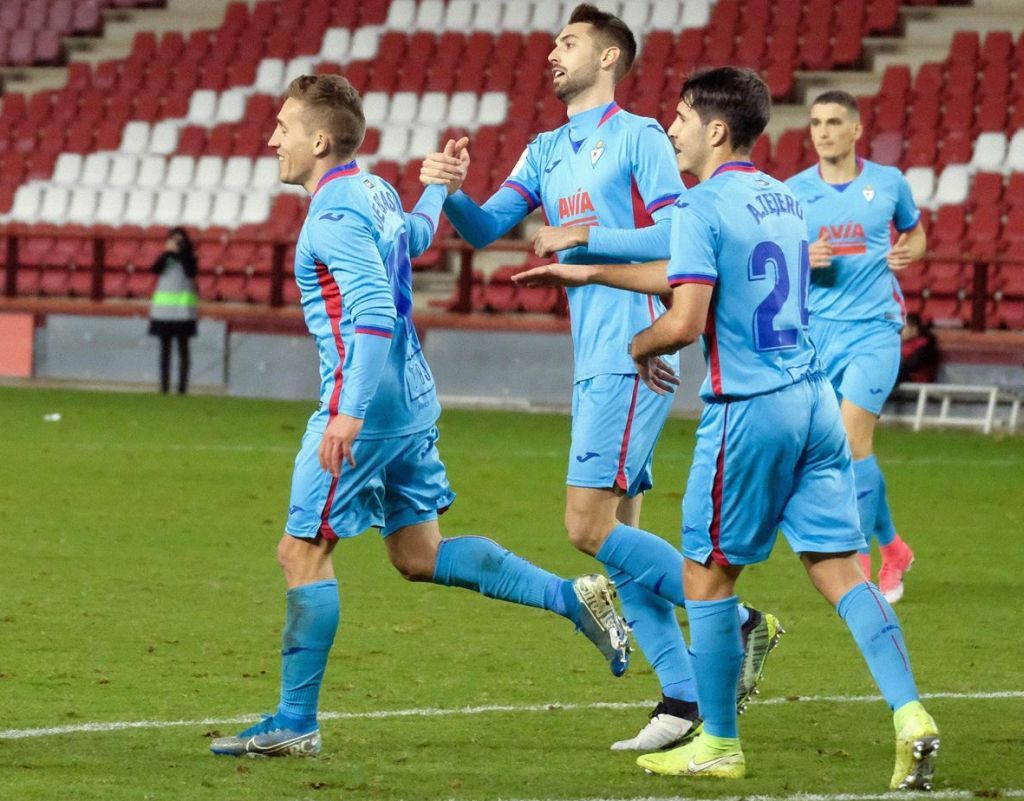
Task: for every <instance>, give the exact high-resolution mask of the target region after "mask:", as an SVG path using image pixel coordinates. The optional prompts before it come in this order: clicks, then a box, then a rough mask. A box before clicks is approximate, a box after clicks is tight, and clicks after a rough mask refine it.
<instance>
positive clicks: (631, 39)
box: [569, 3, 636, 81]
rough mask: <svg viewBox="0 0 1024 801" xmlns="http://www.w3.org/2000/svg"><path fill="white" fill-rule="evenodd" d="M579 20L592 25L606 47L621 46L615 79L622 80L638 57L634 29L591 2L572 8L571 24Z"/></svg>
mask: <svg viewBox="0 0 1024 801" xmlns="http://www.w3.org/2000/svg"><path fill="white" fill-rule="evenodd" d="M577 22H585V23H587V24H588V25H592V26H593V27H594V30H595V31H597V34H598V36H600V37H601V39H602V40H603V42H604V45H605V47H610V46H613V45H614V46H615V47H617V48H619V60H618V63H617V64H616V65H615V80H616V81H621V80H622V78H623V77H624V76H625V74H626V73H627V72H629V69H630V67H632V66H633V61H634V59H636V37H635V36H633V31H631V30H630V29H629V26H628V25H627V24H626V23H625V22H623V21H622V20H621V19H619V18H618V17H616V16H615V15H614V14H609V13H608V12H607V11H601V10H600V9H599V8H597V6H592V5H590V3H580V4H579V5H578V6H576V8H574V9H573V10H572V16H570V17H569V24H570V25H573V24H575V23H577Z"/></svg>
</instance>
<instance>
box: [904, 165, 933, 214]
mask: <svg viewBox="0 0 1024 801" xmlns="http://www.w3.org/2000/svg"><path fill="white" fill-rule="evenodd" d="M905 175H906V179H907V183H908V184H910V191H911V192H912V193H913V195H914V202H915V203H917V205H918V206H925V207H928V206H929V205H930V204H931V199H932V195H933V194H935V171H934V170H933V169H932V168H931V167H911V168H910V169H908V170H907V171H906V173H905Z"/></svg>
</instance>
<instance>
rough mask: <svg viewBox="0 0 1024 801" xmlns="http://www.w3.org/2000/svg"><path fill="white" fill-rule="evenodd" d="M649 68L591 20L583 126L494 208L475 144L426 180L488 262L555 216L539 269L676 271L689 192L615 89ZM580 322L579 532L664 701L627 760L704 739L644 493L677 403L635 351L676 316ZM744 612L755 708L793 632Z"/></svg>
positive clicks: (649, 125)
mask: <svg viewBox="0 0 1024 801" xmlns="http://www.w3.org/2000/svg"><path fill="white" fill-rule="evenodd" d="M635 56H636V40H635V39H634V37H633V34H632V32H631V31H630V30H629V28H628V26H626V25H625V24H624V23H623V22H622V20H620V19H619V18H617V17H615V16H613V15H611V14H607V13H604V12H602V11H600V10H598V9H597V8H595V7H594V6H592V5H587V4H582V5H579V6H577V7H576V8H575V9H574V10H573V12H572V15H571V17H570V19H569V22H568V24H567V25H566V27H565V28H564V29H563V30H562V31H561V33H560V34H559V35H558V37H557V38H556V40H555V46H554V49H553V50H552V51H551V53H550V55H549V56H548V62H549V64H550V68H551V75H552V81H553V88H554V92H555V95H556V96H557V97H558V98H559V100H561V101H562V102H564V103H565V105H566V111H567V114H568V117H569V121H568V124H567V125H563V126H562V127H560V128H558V129H556V130H554V131H549V132H545V133H541V134H540V135H539V136H537V137H536V138H535V139H534V140H533V142H531V143H530V145H529V146H528V147H527V148H526V150H525V152H524V153H523V155H522V157H521V158H520V159H519V163H518V164H517V165H516V166H515V168H514V169H513V171H512V174H511V175H510V176H509V178H508V180H506V181H505V182H504V184H502V186H501V188H499V189H498V191H497V192H496V193H495V194H494V195H493V196H492V197H491V198H490V199H489V200H488V201H487V202H486V203H484V205H483V206H482V207H481V206H478V205H477V204H476V203H475V202H474V201H473V200H472V199H471V198H470V197H468V196H467V195H466V194H465V193H463V192H461V191H457V190H458V188H459V186H461V180H460V178H459V175H460V174H461V173H460V172H459V171H460V170H461V169H464V168H468V165H469V153H468V150H467V149H466V148H465V145H466V140H463V141H460V142H459V143H457V144H456V143H449V144H450V145H451V146H453V147H455V149H456V151H457V153H458V157H457V158H456V157H454V156H452V155H451V154H443V153H437V154H432V155H431V156H428V157H427V159H426V160H425V161H424V164H423V170H422V173H421V177H422V179H423V181H424V182H425V183H429V182H437V181H443V182H447V183H448V188H449V191H450V192H451V194H450V196H449V197H448V199H447V201H446V202H445V205H444V210H445V213H446V214H447V215H448V218H449V219H450V220H451V221H452V223H453V225H454V226H455V228H456V230H457V231H458V232H459V233H460V234H461V235H462V236H463V238H464V239H465V240H466V241H468V242H469V243H470V244H472V245H473V246H475V247H484V246H486V245H487V244H489V243H490V242H492V241H493V240H495V239H497V238H498V237H499V236H501V235H502V234H504V233H505V232H506V231H507V230H508V229H509V228H511V227H512V226H513V225H515V224H516V223H518V222H519V221H520V220H522V219H523V218H524V217H525V216H526V215H527V214H529V213H530V212H532V211H533V210H534V209H535V208H537V207H538V206H543V208H544V212H545V214H546V215H547V219H548V220H549V221H551V222H552V223H553V224H552V225H549V226H545V227H543V228H541V229H540V230H539V231H537V233H536V234H535V236H534V239H533V243H534V247H535V250H536V252H537V254H538V255H542V256H546V255H552V254H557V256H558V258H559V260H561V261H563V262H567V263H580V262H582V263H589V262H594V261H598V262H600V261H622V260H649V259H654V258H665V257H667V255H668V227H669V223H670V212H671V209H672V204H673V203H674V202H675V200H676V199H677V198H678V197H679V195H680V193H682V192H683V191H684V187H683V183H682V181H681V179H680V177H679V172H678V170H677V169H676V164H675V158H674V156H673V153H672V148H671V145H670V143H669V141H668V138H667V137H666V135H665V131H664V129H663V128H662V127H661V126H660V125H659V124H658V123H657V122H656V121H655V120H653V119H650V118H647V117H638V116H635V115H633V114H630V113H629V112H628V111H626V110H624V109H622V108H621V107H620V106H619V105H618V103H616V102H615V86H616V84H617V83H618V82H619V81H620V80H621V79H622V78H623V77H624V76H625V75H626V73H627V72H628V71H629V69H630V67H631V65H632V63H633V59H634V58H635ZM569 309H570V316H571V320H572V339H573V348H574V352H573V355H574V362H575V370H574V373H575V374H574V386H573V399H572V435H571V437H572V442H571V447H570V453H569V470H568V476H567V479H566V483H567V485H568V489H567V493H566V510H565V526H566V529H567V531H568V535H569V539H570V541H571V542H572V544H573V545H574V546H576V547H577V548H578V549H580V550H581V551H583V552H585V553H588V554H590V555H592V556H595V557H596V558H597V559H598V561H600V562H601V563H602V564H603V565H604V567H605V569H606V570H607V572H608V575H609V576H610V577H611V578H612V579H613V580H614V582H615V585H616V587H617V589H618V593H619V597H620V598H621V599H622V606H623V612H624V614H625V615H626V618H627V620H628V621H629V622H630V625H631V626H632V627H633V633H634V636H635V637H636V640H637V642H638V644H639V646H640V649H641V650H642V651H643V653H644V655H645V656H646V657H647V659H648V661H649V662H650V663H651V665H652V667H653V668H654V670H655V673H656V674H657V676H658V679H659V682H660V684H661V690H662V696H663V697H662V700H661V702H660V703H659V704H658V705H657V707H656V708H655V709H654V712H653V713H652V715H651V719H650V722H649V723H648V724H646V725H645V726H644V727H643V729H642V730H641V731H640V732H639V734H637V735H636V736H635V737H632V738H629V739H626V740H620V741H618V742H616V743H614V744H613V745H612V748H613V749H616V750H622V749H640V750H649V749H653V748H664V747H668V746H671V745H673V744H675V743H678V742H683V741H685V740H687V739H689V738H690V737H692V736H693V735H694V733H695V731H696V729H697V727H698V724H699V721H698V718H697V712H698V710H697V703H696V691H695V688H694V681H693V673H692V669H691V666H690V658H689V654H688V653H687V650H686V645H685V642H684V640H683V636H682V634H681V632H680V630H679V624H678V622H677V620H676V607H677V606H682V604H683V588H682V555H681V554H680V553H679V552H678V551H677V550H676V549H675V548H674V547H672V546H671V545H670V544H669V543H667V542H666V541H665V540H664V539H662V538H661V537H658V536H656V535H654V534H651V533H649V532H646V531H643V530H642V529H640V528H639V527H638V524H639V519H640V505H641V501H642V498H643V493H644V492H645V491H647V490H648V489H650V488H651V486H652V480H651V460H652V455H653V452H654V446H655V443H656V442H657V439H658V435H659V434H660V433H661V429H662V426H663V425H664V422H665V418H666V417H667V415H668V412H669V409H670V407H671V403H672V401H671V397H670V396H662V395H659V394H658V393H655V392H652V391H650V390H649V389H648V388H647V387H646V386H645V385H644V384H643V383H642V382H641V381H640V380H639V378H638V376H637V373H636V368H635V367H634V366H633V362H632V360H631V359H630V358H629V353H628V350H627V346H628V344H629V341H630V339H631V337H632V336H633V335H634V334H635V333H636V332H637V331H639V330H640V329H641V328H643V327H645V326H647V325H649V324H650V323H651V322H652V321H653V320H655V319H657V318H658V316H659V315H661V314H662V313H664V311H665V307H664V306H663V305H662V303H661V301H660V299H659V298H657V297H655V296H650V297H645V296H641V295H637V294H634V293H629V292H622V291H619V290H616V289H610V288H608V287H600V286H592V287H585V288H579V289H572V290H570V292H569ZM674 363H675V362H674V360H673V357H666V364H665V367H664V368H659V369H662V370H663V373H662V375H664V376H666V379H665V380H675V379H674V373H673V372H672V369H671V364H674ZM668 376H672V377H671V378H669V377H668ZM738 609H739V614H740V618H741V622H742V630H743V635H744V640H745V642H746V645H747V656H748V658H747V661H746V663H745V665H744V670H743V678H742V680H741V682H740V684H739V686H738V688H737V696H738V698H737V703H738V704H739V705H740V706H742V705H743V704H745V703H746V701H747V699H748V698H749V697H750V695H751V694H752V693H753V691H754V689H755V685H756V682H757V680H758V678H759V677H760V675H761V672H762V670H763V667H764V660H765V659H766V657H767V654H768V652H769V651H770V650H771V648H772V647H774V645H775V643H776V642H777V641H778V638H779V636H780V635H781V633H782V629H781V627H780V626H779V623H778V621H777V620H776V619H775V618H774V617H773V616H771V615H768V614H762V613H761V612H758V611H756V610H749V609H747V608H745V607H742V606H740V607H738Z"/></svg>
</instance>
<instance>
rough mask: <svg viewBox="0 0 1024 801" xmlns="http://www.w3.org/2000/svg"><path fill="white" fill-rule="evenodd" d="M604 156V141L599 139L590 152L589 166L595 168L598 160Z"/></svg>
mask: <svg viewBox="0 0 1024 801" xmlns="http://www.w3.org/2000/svg"><path fill="white" fill-rule="evenodd" d="M603 155H604V140H603V139H599V140H598V141H597V144H596V145H594V149H593V150H591V151H590V166H592V167H596V166H597V162H598V160H599V159H600V158H601V156H603Z"/></svg>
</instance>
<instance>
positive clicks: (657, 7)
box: [649, 0, 697, 31]
mask: <svg viewBox="0 0 1024 801" xmlns="http://www.w3.org/2000/svg"><path fill="white" fill-rule="evenodd" d="M690 2H697V0H688V2H687V5H689V3H690ZM678 24H679V3H678V2H677V0H654V4H653V5H652V6H651V15H650V23H649V27H650V29H651V30H658V31H665V30H668V31H674V30H676V27H677V25H678Z"/></svg>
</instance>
